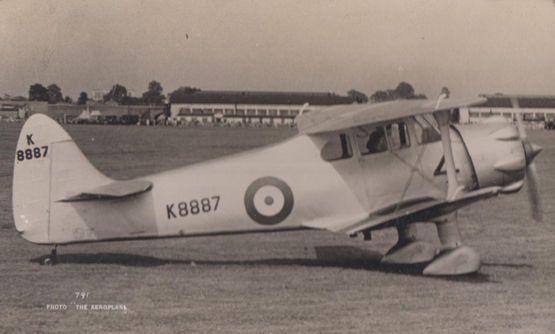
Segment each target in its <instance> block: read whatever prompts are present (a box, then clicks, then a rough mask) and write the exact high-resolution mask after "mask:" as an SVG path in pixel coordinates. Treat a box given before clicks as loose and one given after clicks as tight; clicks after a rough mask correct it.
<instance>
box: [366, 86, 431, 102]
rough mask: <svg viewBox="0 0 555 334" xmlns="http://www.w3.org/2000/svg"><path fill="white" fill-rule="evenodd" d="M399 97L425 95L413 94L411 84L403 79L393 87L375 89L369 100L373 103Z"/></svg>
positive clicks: (421, 95) (415, 97)
mask: <svg viewBox="0 0 555 334" xmlns="http://www.w3.org/2000/svg"><path fill="white" fill-rule="evenodd" d="M399 99H426V95H424V94H415V93H414V88H413V87H412V85H411V84H409V83H408V82H405V81H403V82H400V83H399V84H398V85H397V87H396V88H395V89H387V90H385V91H384V90H377V91H376V92H375V93H374V94H372V95H371V96H370V100H371V101H372V102H374V103H375V102H384V101H392V100H399Z"/></svg>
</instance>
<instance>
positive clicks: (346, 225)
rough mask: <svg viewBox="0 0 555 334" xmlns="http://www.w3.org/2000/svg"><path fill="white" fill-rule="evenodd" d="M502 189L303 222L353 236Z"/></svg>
mask: <svg viewBox="0 0 555 334" xmlns="http://www.w3.org/2000/svg"><path fill="white" fill-rule="evenodd" d="M500 192H501V188H500V187H488V188H484V189H480V190H477V191H472V192H469V193H466V194H463V195H461V196H460V197H457V198H456V199H454V200H450V201H448V200H438V199H433V198H430V197H428V198H422V199H421V200H418V201H416V200H413V201H411V202H409V203H405V204H403V205H401V206H398V205H397V206H388V207H384V208H382V209H380V210H377V211H374V212H373V213H371V214H369V215H367V216H366V217H365V218H362V217H353V219H345V220H344V221H342V222H339V221H335V222H334V223H333V224H329V222H327V221H326V222H322V223H318V222H310V223H307V224H303V225H304V226H305V227H310V228H319V229H327V230H330V231H333V232H343V233H346V234H348V235H353V234H356V233H359V232H363V231H366V230H378V229H382V228H387V227H393V226H397V225H403V224H409V223H414V222H426V221H430V220H432V219H434V218H438V217H441V216H444V215H446V214H449V213H451V212H453V211H455V210H457V209H459V208H461V207H463V206H466V205H468V204H471V203H474V202H477V201H479V200H482V199H486V198H489V197H494V196H497V195H498V194H499V193H500Z"/></svg>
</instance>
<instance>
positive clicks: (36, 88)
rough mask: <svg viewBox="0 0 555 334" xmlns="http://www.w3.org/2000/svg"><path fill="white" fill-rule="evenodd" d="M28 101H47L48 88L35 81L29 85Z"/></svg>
mask: <svg viewBox="0 0 555 334" xmlns="http://www.w3.org/2000/svg"><path fill="white" fill-rule="evenodd" d="M29 101H48V89H46V87H44V86H43V85H41V84H39V83H36V84H34V85H31V86H30V87H29Z"/></svg>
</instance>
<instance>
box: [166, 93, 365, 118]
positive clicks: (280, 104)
mask: <svg viewBox="0 0 555 334" xmlns="http://www.w3.org/2000/svg"><path fill="white" fill-rule="evenodd" d="M353 102H355V100H354V98H353V97H351V96H341V95H337V94H335V93H305V92H263V91H198V92H194V93H191V94H184V95H181V96H176V97H175V98H172V99H171V100H170V113H171V117H172V118H173V119H176V120H178V121H182V122H199V123H227V124H238V123H242V124H256V123H258V124H268V125H282V124H292V123H293V120H294V118H295V117H296V116H297V115H298V114H299V112H300V110H301V109H302V107H303V105H304V104H305V103H308V106H307V107H306V109H305V111H309V110H315V109H318V108H322V107H324V106H331V105H336V104H351V103H353Z"/></svg>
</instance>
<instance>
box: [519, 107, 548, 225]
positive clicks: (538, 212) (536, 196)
mask: <svg viewBox="0 0 555 334" xmlns="http://www.w3.org/2000/svg"><path fill="white" fill-rule="evenodd" d="M516 125H517V130H518V136H519V137H520V141H521V142H522V146H523V147H524V154H525V155H526V182H527V185H528V186H527V188H528V202H530V209H531V213H532V218H533V219H534V220H535V221H537V222H541V221H542V220H543V212H542V206H541V199H540V193H539V190H538V173H537V171H536V164H535V163H534V162H533V161H532V160H533V159H534V157H535V156H536V155H538V153H540V152H541V147H539V146H537V145H534V144H532V143H530V142H529V141H528V136H527V134H526V129H525V128H524V126H523V125H522V116H521V115H520V114H518V113H517V114H516Z"/></svg>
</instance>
